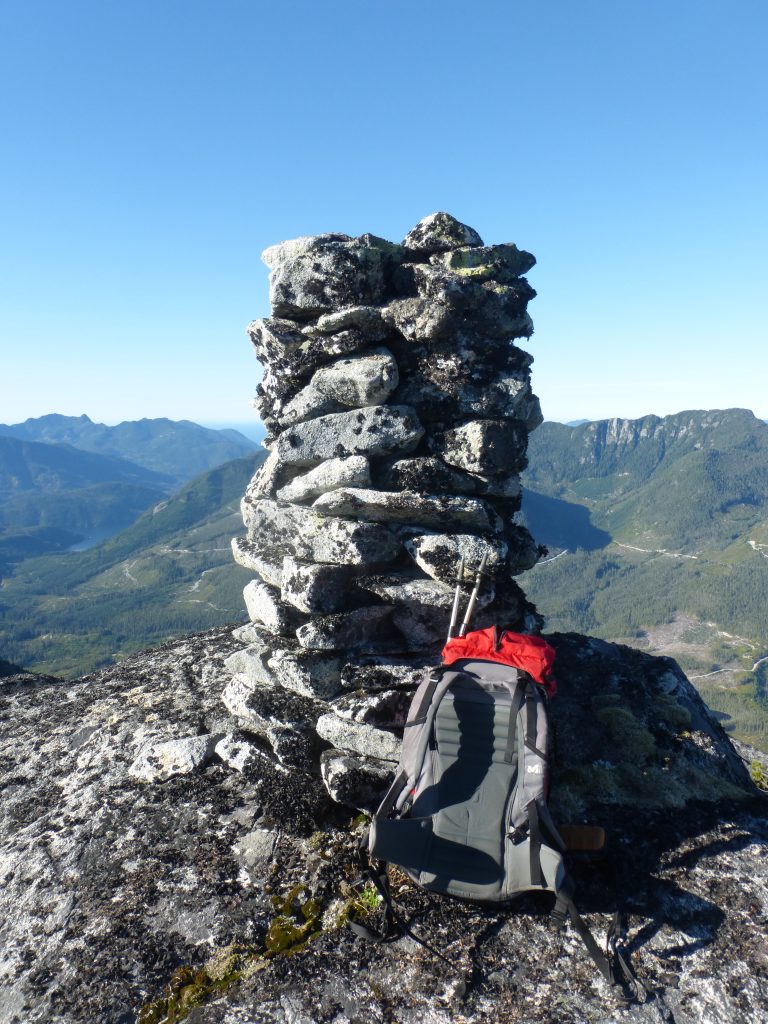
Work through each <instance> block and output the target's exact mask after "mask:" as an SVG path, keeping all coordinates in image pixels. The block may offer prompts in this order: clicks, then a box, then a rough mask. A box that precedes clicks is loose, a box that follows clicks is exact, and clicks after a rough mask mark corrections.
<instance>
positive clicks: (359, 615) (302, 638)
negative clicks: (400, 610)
mask: <svg viewBox="0 0 768 1024" xmlns="http://www.w3.org/2000/svg"><path fill="white" fill-rule="evenodd" d="M391 615H392V609H391V608H387V607H383V606H380V605H376V606H372V607H368V608H354V609H353V610H352V611H349V612H340V613H339V614H338V615H318V616H316V617H315V618H313V619H312V620H311V621H310V622H307V623H305V624H304V625H303V626H301V627H300V628H299V629H297V630H296V637H297V639H298V641H299V643H300V644H301V646H302V647H307V648H310V649H313V650H323V651H324V650H346V651H368V650H371V649H374V650H375V649H376V647H377V645H378V644H379V643H380V642H381V640H382V639H389V638H390V637H391V636H392V631H391V627H390V623H389V620H390V617H391Z"/></svg>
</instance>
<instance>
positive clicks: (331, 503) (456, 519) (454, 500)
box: [312, 487, 502, 533]
mask: <svg viewBox="0 0 768 1024" xmlns="http://www.w3.org/2000/svg"><path fill="white" fill-rule="evenodd" d="M312 508H313V509H315V510H317V511H318V512H322V513H324V514H327V515H333V516H354V517H355V518H357V519H362V520H365V521H367V522H378V523H407V524H411V525H415V526H426V527H430V526H431V527H436V528H439V527H443V528H445V529H451V527H454V528H455V527H464V528H465V529H469V530H473V529H474V530H480V531H482V532H486V533H497V532H499V531H500V530H501V529H502V523H501V520H500V519H499V518H498V516H497V515H496V513H495V512H494V511H493V510H492V509H491V508H490V507H489V506H488V505H486V504H485V502H483V501H480V500H479V499H477V498H467V497H451V496H449V495H443V494H433V495H424V494H415V493H414V492H413V491H401V492H399V493H398V492H396V491H377V490H373V489H370V488H362V487H342V488H338V489H337V490H335V491H331V492H330V493H328V494H323V495H321V496H320V497H319V498H317V500H316V501H315V502H314V503H313V505H312Z"/></svg>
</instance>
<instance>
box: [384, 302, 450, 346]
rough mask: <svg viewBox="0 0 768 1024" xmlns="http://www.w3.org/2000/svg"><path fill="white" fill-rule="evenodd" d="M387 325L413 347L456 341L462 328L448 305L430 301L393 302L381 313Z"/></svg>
mask: <svg viewBox="0 0 768 1024" xmlns="http://www.w3.org/2000/svg"><path fill="white" fill-rule="evenodd" d="M381 315H382V317H383V318H384V321H385V323H387V324H388V325H389V326H390V327H394V328H395V330H397V331H399V332H400V334H401V335H402V336H403V338H405V340H406V341H409V342H411V343H413V344H416V343H419V342H422V341H424V340H430V341H439V340H447V339H450V338H452V337H453V336H454V335H455V334H456V332H457V331H458V330H460V329H461V327H462V322H461V318H460V317H459V316H458V315H457V314H456V313H455V312H454V311H453V310H451V309H449V308H448V307H447V306H444V305H441V304H440V303H437V302H430V300H429V299H422V298H417V297H410V298H406V299H393V300H392V301H391V302H389V303H387V305H386V306H384V307H383V309H382V311H381Z"/></svg>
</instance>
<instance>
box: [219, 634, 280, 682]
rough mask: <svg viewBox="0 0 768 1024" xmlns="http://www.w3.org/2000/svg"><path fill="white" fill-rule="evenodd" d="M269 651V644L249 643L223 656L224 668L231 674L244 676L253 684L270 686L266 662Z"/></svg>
mask: <svg viewBox="0 0 768 1024" xmlns="http://www.w3.org/2000/svg"><path fill="white" fill-rule="evenodd" d="M270 653H271V648H270V645H269V644H265V643H258V642H257V643H253V644H249V645H248V647H243V648H242V650H239V651H234V652H233V653H232V654H230V655H229V657H228V658H225V660H224V668H225V669H226V670H227V672H231V673H232V675H237V674H239V675H242V676H244V677H245V678H246V679H247V680H248V682H249V683H251V684H252V685H254V686H257V685H259V686H271V685H272V682H273V677H272V673H271V671H270V669H269V666H268V664H267V659H268V658H269V655H270Z"/></svg>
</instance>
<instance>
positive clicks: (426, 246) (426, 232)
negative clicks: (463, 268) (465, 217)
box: [402, 211, 483, 254]
mask: <svg viewBox="0 0 768 1024" xmlns="http://www.w3.org/2000/svg"><path fill="white" fill-rule="evenodd" d="M402 244H403V245H404V246H405V248H406V249H413V250H414V251H415V252H418V253H424V254H429V253H435V252H446V251H448V250H450V249H456V248H459V247H460V246H467V245H472V246H475V245H482V244H483V240H482V238H481V237H480V235H478V233H477V232H476V231H475V229H474V228H471V227H469V225H468V224H462V223H461V221H460V220H456V218H455V217H452V216H451V215H450V213H443V212H442V211H441V212H439V213H430V214H429V216H428V217H422V219H421V220H420V221H419V223H418V224H417V225H416V226H415V227H413V228H411V230H410V231H409V232H408V234H407V235H406V236H405V238H404V239H403V241H402Z"/></svg>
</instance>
